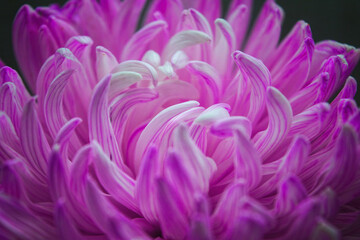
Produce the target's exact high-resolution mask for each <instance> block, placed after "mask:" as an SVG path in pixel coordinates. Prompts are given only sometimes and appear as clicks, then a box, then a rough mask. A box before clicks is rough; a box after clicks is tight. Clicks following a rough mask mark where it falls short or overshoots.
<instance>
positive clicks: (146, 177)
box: [135, 147, 158, 223]
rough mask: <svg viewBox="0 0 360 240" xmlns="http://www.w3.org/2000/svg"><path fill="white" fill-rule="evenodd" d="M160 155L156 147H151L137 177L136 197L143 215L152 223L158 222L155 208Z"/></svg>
mask: <svg viewBox="0 0 360 240" xmlns="http://www.w3.org/2000/svg"><path fill="white" fill-rule="evenodd" d="M157 158H158V156H157V150H156V148H155V147H151V148H149V150H148V151H147V152H146V154H145V156H144V158H143V159H142V163H141V166H140V170H139V174H138V175H137V179H136V186H135V198H136V201H137V203H138V206H139V208H140V210H141V213H142V215H143V216H144V217H145V219H146V220H147V221H149V222H150V223H156V222H157V220H158V216H157V214H156V209H155V196H154V191H155V190H154V188H155V186H154V182H155V176H156V174H157V172H158V163H157V162H158V159H157Z"/></svg>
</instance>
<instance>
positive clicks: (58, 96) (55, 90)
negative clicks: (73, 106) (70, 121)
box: [43, 69, 74, 138]
mask: <svg viewBox="0 0 360 240" xmlns="http://www.w3.org/2000/svg"><path fill="white" fill-rule="evenodd" d="M73 72H74V70H72V69H71V70H67V71H64V72H62V73H60V74H59V75H58V76H56V78H55V79H54V80H53V81H52V83H51V84H50V86H49V89H48V91H47V93H46V96H45V99H44V110H43V111H44V116H45V121H46V124H47V127H48V129H49V132H50V134H51V136H52V138H54V137H55V136H56V134H57V132H58V131H59V129H60V128H61V127H62V126H63V125H64V123H65V122H66V118H65V114H64V109H63V106H62V105H63V103H62V99H63V95H64V91H65V88H66V86H67V83H68V81H69V78H70V76H71V75H72V74H73Z"/></svg>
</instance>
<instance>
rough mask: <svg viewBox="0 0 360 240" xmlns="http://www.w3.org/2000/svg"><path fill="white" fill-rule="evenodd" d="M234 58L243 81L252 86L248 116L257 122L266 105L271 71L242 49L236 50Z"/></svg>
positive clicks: (253, 121) (253, 122)
mask: <svg viewBox="0 0 360 240" xmlns="http://www.w3.org/2000/svg"><path fill="white" fill-rule="evenodd" d="M233 58H234V60H235V63H236V64H237V65H238V67H239V70H240V73H241V74H242V75H243V77H242V78H243V81H247V82H249V83H250V84H251V86H252V87H251V90H250V101H249V102H250V104H249V106H248V107H249V110H248V114H247V117H248V118H249V120H250V121H252V124H255V123H256V122H257V120H258V118H259V117H260V115H261V114H262V112H263V109H264V107H265V104H264V103H265V91H266V88H267V87H268V86H269V85H270V83H271V76H270V72H269V70H268V69H267V68H266V66H265V65H264V64H263V63H262V62H261V61H260V60H258V59H256V58H253V57H251V56H250V55H247V54H245V53H242V52H240V51H236V52H235V53H234V54H233ZM240 81H241V80H240ZM268 92H269V91H268Z"/></svg>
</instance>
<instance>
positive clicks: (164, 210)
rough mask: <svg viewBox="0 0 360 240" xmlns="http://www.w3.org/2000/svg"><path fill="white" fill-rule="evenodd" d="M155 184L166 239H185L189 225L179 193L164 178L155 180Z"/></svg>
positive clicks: (157, 205)
mask: <svg viewBox="0 0 360 240" xmlns="http://www.w3.org/2000/svg"><path fill="white" fill-rule="evenodd" d="M154 184H155V199H156V211H157V215H158V217H159V223H160V227H161V230H162V232H163V235H164V237H165V238H183V237H185V235H186V232H187V230H188V229H187V228H188V226H187V225H188V223H187V218H186V215H185V212H184V209H183V208H184V206H183V205H182V202H181V201H180V200H179V196H178V192H177V191H175V189H174V188H172V187H171V186H170V185H169V183H168V182H167V181H166V180H165V179H164V178H157V179H155V182H154ZM169 212H171V214H169Z"/></svg>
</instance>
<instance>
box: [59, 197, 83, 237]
mask: <svg viewBox="0 0 360 240" xmlns="http://www.w3.org/2000/svg"><path fill="white" fill-rule="evenodd" d="M55 221H56V223H57V228H58V229H57V230H58V234H59V236H60V238H62V239H74V240H81V239H83V237H81V235H80V233H79V232H78V230H77V229H76V228H75V227H74V225H73V222H72V221H71V219H70V218H69V216H68V212H67V209H66V204H65V201H64V200H63V199H60V200H59V201H57V204H56V209H55Z"/></svg>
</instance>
